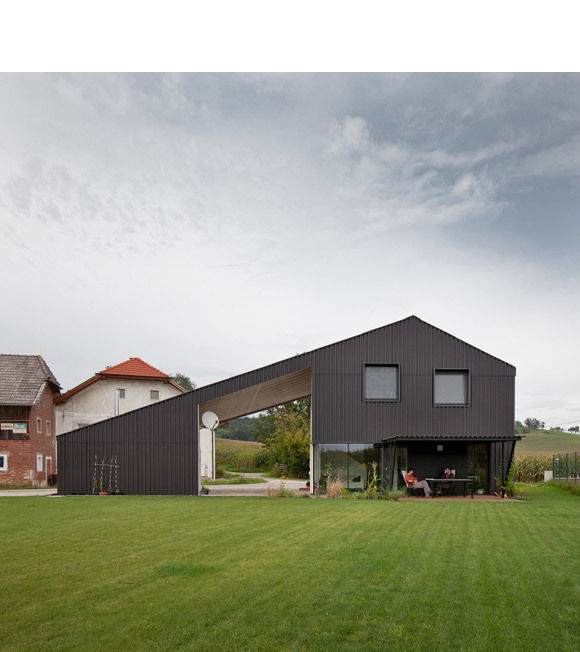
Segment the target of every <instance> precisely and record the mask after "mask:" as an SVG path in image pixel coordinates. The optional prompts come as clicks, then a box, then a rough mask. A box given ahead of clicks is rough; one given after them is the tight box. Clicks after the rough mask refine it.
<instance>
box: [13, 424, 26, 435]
mask: <svg viewBox="0 0 580 652" xmlns="http://www.w3.org/2000/svg"><path fill="white" fill-rule="evenodd" d="M12 431H13V432H18V433H20V434H21V435H25V434H26V432H27V429H26V424H25V423H13V424H12Z"/></svg>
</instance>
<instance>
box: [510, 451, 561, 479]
mask: <svg viewBox="0 0 580 652" xmlns="http://www.w3.org/2000/svg"><path fill="white" fill-rule="evenodd" d="M551 468H552V458H551V457H550V456H549V455H527V456H526V457H516V458H515V459H514V480H515V481H516V482H542V481H543V480H544V471H549V470H550V469H551Z"/></svg>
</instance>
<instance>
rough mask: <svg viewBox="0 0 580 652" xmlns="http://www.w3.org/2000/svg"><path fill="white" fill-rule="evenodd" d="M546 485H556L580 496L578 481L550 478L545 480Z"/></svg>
mask: <svg viewBox="0 0 580 652" xmlns="http://www.w3.org/2000/svg"><path fill="white" fill-rule="evenodd" d="M546 486H548V487H558V489H564V490H565V491H569V492H570V493H571V494H572V495H574V496H580V484H579V483H578V482H573V481H572V482H566V481H565V480H552V481H551V482H547V483H546Z"/></svg>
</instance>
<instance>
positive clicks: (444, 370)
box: [431, 367, 471, 408]
mask: <svg viewBox="0 0 580 652" xmlns="http://www.w3.org/2000/svg"><path fill="white" fill-rule="evenodd" d="M440 372H442V373H443V374H445V373H448V374H452V373H455V374H466V375H467V383H466V387H465V392H466V396H465V403H436V402H435V377H436V375H437V374H438V373H440ZM431 391H432V401H433V407H436V408H440V407H454V408H466V407H471V370H470V369H466V368H465V367H463V368H459V367H436V368H433V377H432V383H431Z"/></svg>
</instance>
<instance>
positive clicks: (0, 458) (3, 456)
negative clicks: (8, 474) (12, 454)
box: [0, 453, 8, 471]
mask: <svg viewBox="0 0 580 652" xmlns="http://www.w3.org/2000/svg"><path fill="white" fill-rule="evenodd" d="M0 471H8V453H0Z"/></svg>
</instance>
